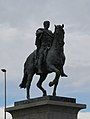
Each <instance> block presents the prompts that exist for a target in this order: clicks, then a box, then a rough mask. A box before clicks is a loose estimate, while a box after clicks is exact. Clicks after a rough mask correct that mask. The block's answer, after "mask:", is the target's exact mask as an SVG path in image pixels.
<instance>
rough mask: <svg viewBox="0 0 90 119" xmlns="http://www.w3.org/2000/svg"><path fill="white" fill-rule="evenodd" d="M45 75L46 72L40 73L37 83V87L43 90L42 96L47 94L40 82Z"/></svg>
mask: <svg viewBox="0 0 90 119" xmlns="http://www.w3.org/2000/svg"><path fill="white" fill-rule="evenodd" d="M46 77H47V74H41V75H40V79H39V81H38V83H37V87H38V88H39V89H40V90H41V91H42V92H43V96H46V95H47V93H46V90H45V89H44V88H43V87H42V83H43V81H44V80H45V79H46Z"/></svg>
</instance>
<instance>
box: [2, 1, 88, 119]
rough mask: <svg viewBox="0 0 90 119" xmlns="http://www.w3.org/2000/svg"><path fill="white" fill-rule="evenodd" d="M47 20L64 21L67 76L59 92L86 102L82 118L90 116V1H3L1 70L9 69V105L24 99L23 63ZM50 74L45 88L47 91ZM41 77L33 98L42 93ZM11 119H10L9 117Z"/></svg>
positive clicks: (60, 84)
mask: <svg viewBox="0 0 90 119" xmlns="http://www.w3.org/2000/svg"><path fill="white" fill-rule="evenodd" d="M44 20H49V21H50V22H51V26H50V29H51V30H52V31H54V24H56V25H57V24H62V23H63V24H65V55H66V63H65V66H64V69H65V72H66V73H67V74H68V78H61V80H60V82H59V85H58V89H57V95H58V96H65V97H66V96H67V97H74V98H76V99H77V102H78V103H85V104H87V109H86V110H83V111H84V112H83V113H82V114H81V116H80V119H89V118H90V103H89V102H90V0H0V69H1V68H6V69H7V105H9V106H10V105H13V104H14V102H15V101H19V100H24V99H26V98H25V90H23V89H22V90H20V89H19V87H18V85H19V84H20V82H21V79H22V76H23V64H24V62H25V60H26V58H27V56H28V55H29V54H30V53H31V52H32V51H33V50H35V49H36V47H35V45H34V43H35V32H36V30H37V29H38V28H39V27H43V26H42V23H43V21H44ZM53 76H54V74H51V75H49V76H48V78H47V80H46V82H45V83H44V87H45V88H46V89H47V90H48V94H51V93H52V90H53V88H49V86H48V83H49V80H51V79H52V78H53ZM38 78H39V77H38V76H35V77H34V79H33V82H32V86H31V97H32V98H33V97H38V96H41V95H42V93H41V91H40V90H39V89H38V88H37V87H36V83H37V81H38ZM0 90H1V93H0V107H1V108H0V116H1V117H0V119H2V115H3V113H2V111H1V110H2V108H3V105H4V80H3V73H2V72H1V73H0ZM9 119H10V118H9Z"/></svg>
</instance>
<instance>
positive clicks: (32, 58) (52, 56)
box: [20, 22, 67, 99]
mask: <svg viewBox="0 0 90 119" xmlns="http://www.w3.org/2000/svg"><path fill="white" fill-rule="evenodd" d="M48 23H49V22H48ZM48 28H49V25H47V29H45V28H44V29H38V30H40V34H38V33H37V32H38V31H37V32H36V35H37V38H36V45H37V44H38V43H37V42H38V40H39V39H38V38H40V47H39V49H38V46H39V45H37V50H38V51H37V50H35V51H34V52H33V53H31V54H30V55H29V56H28V58H27V59H26V62H25V64H24V76H23V79H22V82H21V84H20V88H26V90H27V99H29V98H30V95H29V89H30V85H31V82H32V79H33V76H34V74H37V75H40V79H39V81H38V83H37V87H38V88H39V89H40V90H41V91H42V92H43V96H46V95H47V93H46V90H45V89H44V88H43V87H42V83H43V81H44V80H45V79H46V77H47V75H48V73H52V72H55V73H56V76H55V79H54V80H53V81H51V82H50V83H49V86H50V87H51V86H54V90H53V96H55V95H56V88H57V85H58V81H59V77H60V76H65V77H67V75H66V74H65V73H64V71H63V66H64V63H65V55H64V33H65V32H64V25H63V24H62V25H55V31H54V34H52V32H51V31H49V32H48ZM44 34H45V37H49V39H46V38H44ZM43 40H45V41H47V42H45V41H43ZM49 40H50V42H49ZM48 42H49V45H50V46H49V49H48V44H47V43H48ZM43 43H44V44H45V43H46V44H45V45H47V46H45V49H43V48H44V47H43V45H44V44H43ZM42 44H43V45H42ZM40 50H41V51H40ZM47 50H48V52H47ZM44 52H45V56H44V55H43V53H44ZM40 53H41V54H40ZM36 55H37V56H36ZM42 55H43V56H42ZM37 57H38V58H37ZM44 57H45V59H44ZM36 58H37V60H38V61H37V60H36ZM39 58H41V59H39ZM39 60H40V61H39ZM37 62H38V63H37ZM39 62H40V64H39ZM38 65H40V66H39V68H38ZM40 68H41V69H40ZM39 69H40V70H41V71H40V72H39V71H38V70H39Z"/></svg>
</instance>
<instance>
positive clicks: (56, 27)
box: [54, 24, 64, 34]
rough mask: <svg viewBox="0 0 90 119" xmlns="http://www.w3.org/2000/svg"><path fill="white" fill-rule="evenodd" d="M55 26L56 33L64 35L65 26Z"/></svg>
mask: <svg viewBox="0 0 90 119" xmlns="http://www.w3.org/2000/svg"><path fill="white" fill-rule="evenodd" d="M54 26H55V33H57V34H58V33H59V34H60V33H62V32H63V31H64V30H63V28H64V24H62V25H54Z"/></svg>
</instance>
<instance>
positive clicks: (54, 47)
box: [52, 34, 63, 52]
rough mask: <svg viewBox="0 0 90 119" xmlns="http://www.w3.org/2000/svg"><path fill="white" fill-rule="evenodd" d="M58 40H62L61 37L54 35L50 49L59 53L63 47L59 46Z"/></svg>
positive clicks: (60, 43)
mask: <svg viewBox="0 0 90 119" xmlns="http://www.w3.org/2000/svg"><path fill="white" fill-rule="evenodd" d="M60 39H62V37H61V36H60V35H57V34H55V36H54V40H53V44H52V48H53V49H55V50H58V51H59V52H60V51H62V50H63V46H61V45H62V42H60Z"/></svg>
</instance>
